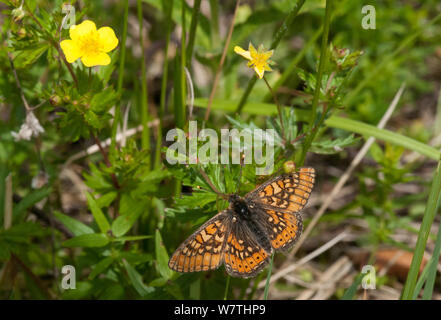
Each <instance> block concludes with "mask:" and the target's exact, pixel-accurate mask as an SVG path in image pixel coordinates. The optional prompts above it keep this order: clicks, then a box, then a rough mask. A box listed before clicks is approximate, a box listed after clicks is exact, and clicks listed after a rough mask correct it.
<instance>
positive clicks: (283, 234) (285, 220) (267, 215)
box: [256, 207, 303, 251]
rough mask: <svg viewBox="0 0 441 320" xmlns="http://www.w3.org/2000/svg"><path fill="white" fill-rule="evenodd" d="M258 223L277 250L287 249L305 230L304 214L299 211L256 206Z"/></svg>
mask: <svg viewBox="0 0 441 320" xmlns="http://www.w3.org/2000/svg"><path fill="white" fill-rule="evenodd" d="M256 213H257V216H256V217H258V218H256V221H257V223H258V224H259V225H260V226H261V227H262V229H263V230H265V233H266V234H267V236H268V237H269V240H270V243H271V246H272V247H273V248H274V249H276V250H283V251H287V250H288V249H289V248H291V247H292V246H293V245H294V244H295V243H296V241H297V239H298V238H299V236H300V234H301V233H302V230H303V222H302V216H301V215H300V214H299V213H289V212H283V211H275V210H271V209H267V208H263V207H262V208H256Z"/></svg>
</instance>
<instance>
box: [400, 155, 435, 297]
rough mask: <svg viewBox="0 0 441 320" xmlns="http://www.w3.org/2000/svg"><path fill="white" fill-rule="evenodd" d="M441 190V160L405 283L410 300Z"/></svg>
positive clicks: (404, 294)
mask: <svg viewBox="0 0 441 320" xmlns="http://www.w3.org/2000/svg"><path fill="white" fill-rule="evenodd" d="M440 192H441V161H439V162H438V167H437V169H436V172H435V177H434V179H433V182H432V186H431V188H430V193H429V199H428V201H427V205H426V209H425V211H424V216H423V221H422V223H421V227H420V230H419V232H418V240H417V243H416V246H415V251H414V254H413V259H412V263H411V265H410V269H409V273H408V274H407V280H406V283H405V285H404V289H403V294H402V299H404V300H410V299H412V297H413V296H414V291H415V287H416V282H417V277H418V272H419V270H420V265H421V261H422V259H423V254H424V250H425V248H426V243H427V238H428V237H429V233H430V227H431V226H432V223H433V219H434V218H435V214H436V209H437V207H438V200H439V197H440Z"/></svg>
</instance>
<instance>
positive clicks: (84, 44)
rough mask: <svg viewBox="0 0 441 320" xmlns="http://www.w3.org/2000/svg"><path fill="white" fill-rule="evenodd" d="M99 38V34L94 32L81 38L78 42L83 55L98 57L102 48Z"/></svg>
mask: <svg viewBox="0 0 441 320" xmlns="http://www.w3.org/2000/svg"><path fill="white" fill-rule="evenodd" d="M98 37H99V35H98V33H97V32H92V31H91V32H89V33H88V34H85V35H83V36H82V37H80V39H79V40H78V42H79V48H80V50H81V52H83V55H97V54H98V53H100V51H101V46H100V43H99V39H98Z"/></svg>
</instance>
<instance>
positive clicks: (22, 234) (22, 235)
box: [0, 222, 44, 243]
mask: <svg viewBox="0 0 441 320" xmlns="http://www.w3.org/2000/svg"><path fill="white" fill-rule="evenodd" d="M43 234H44V230H43V229H42V227H41V226H40V225H38V224H35V223H32V222H25V223H21V224H17V225H14V226H12V227H11V228H9V229H7V230H2V231H1V232H0V235H1V236H2V237H3V238H4V239H6V240H10V241H13V242H18V243H29V241H30V237H37V236H42V235H43Z"/></svg>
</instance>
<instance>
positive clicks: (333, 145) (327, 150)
mask: <svg viewBox="0 0 441 320" xmlns="http://www.w3.org/2000/svg"><path fill="white" fill-rule="evenodd" d="M358 140H359V138H355V137H354V135H349V136H347V137H346V138H338V139H335V140H324V141H314V142H313V143H312V145H311V149H310V150H311V151H312V152H315V153H320V154H333V153H337V152H340V151H342V150H343V148H346V147H349V146H352V145H354V144H355V143H357V142H358Z"/></svg>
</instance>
